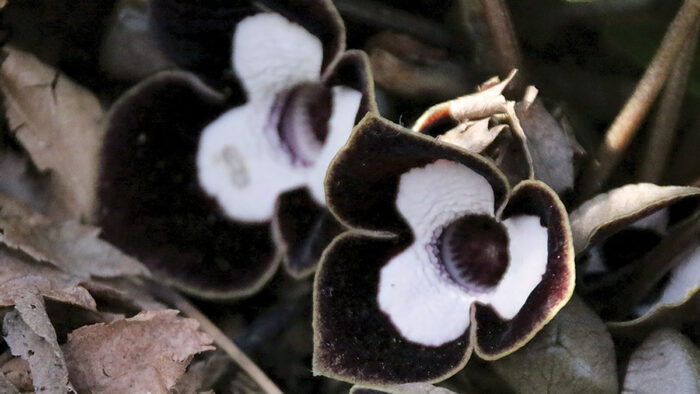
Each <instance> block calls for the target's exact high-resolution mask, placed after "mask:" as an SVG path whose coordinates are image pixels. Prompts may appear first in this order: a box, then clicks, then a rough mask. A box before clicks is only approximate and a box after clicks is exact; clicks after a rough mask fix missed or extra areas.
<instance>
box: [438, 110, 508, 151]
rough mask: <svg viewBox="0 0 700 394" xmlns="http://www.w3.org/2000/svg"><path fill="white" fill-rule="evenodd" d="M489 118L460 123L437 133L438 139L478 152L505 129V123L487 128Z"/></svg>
mask: <svg viewBox="0 0 700 394" xmlns="http://www.w3.org/2000/svg"><path fill="white" fill-rule="evenodd" d="M489 122H490V119H488V118H487V119H480V120H477V121H475V122H473V123H472V122H470V123H466V124H461V125H459V126H457V127H455V128H453V129H450V130H449V131H447V132H446V133H445V134H442V135H439V136H438V137H437V138H438V139H439V140H440V141H444V142H449V143H451V144H454V145H457V146H459V147H461V148H464V149H466V150H468V151H469V152H474V153H480V152H481V151H483V150H484V149H486V147H487V146H489V145H490V144H491V143H492V142H493V140H495V139H496V137H498V135H499V134H500V133H501V131H503V129H505V128H506V127H507V126H506V125H497V126H494V127H491V128H489Z"/></svg>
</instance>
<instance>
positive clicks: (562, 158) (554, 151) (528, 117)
mask: <svg viewBox="0 0 700 394" xmlns="http://www.w3.org/2000/svg"><path fill="white" fill-rule="evenodd" d="M515 113H516V114H517V116H518V119H519V120H520V124H521V125H522V128H523V131H524V132H525V135H526V136H527V147H528V149H529V150H530V154H531V155H532V165H533V167H534V170H535V177H536V178H537V179H539V180H541V181H543V182H544V183H546V184H548V185H549V186H550V187H552V189H554V190H555V191H556V192H557V193H560V194H561V193H562V192H563V191H566V190H568V189H571V188H573V186H574V151H575V148H576V146H577V143H576V142H575V141H573V140H572V139H571V138H570V137H569V136H568V135H567V134H566V133H565V131H564V130H563V129H562V127H561V125H560V124H559V122H558V121H557V120H556V119H555V118H554V117H553V116H552V115H550V114H549V112H548V111H547V109H546V108H545V107H544V105H543V104H542V102H541V101H540V100H539V99H536V100H535V101H533V102H532V103H528V102H526V101H521V102H519V103H518V104H516V106H515Z"/></svg>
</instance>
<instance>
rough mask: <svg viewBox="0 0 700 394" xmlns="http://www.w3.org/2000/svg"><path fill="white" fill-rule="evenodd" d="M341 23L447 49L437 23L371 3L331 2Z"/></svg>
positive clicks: (450, 42) (449, 41) (443, 31)
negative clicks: (406, 36) (363, 25)
mask: <svg viewBox="0 0 700 394" xmlns="http://www.w3.org/2000/svg"><path fill="white" fill-rule="evenodd" d="M334 3H335V6H336V7H337V8H338V11H339V12H340V14H341V15H342V16H343V19H347V20H355V21H360V22H363V23H366V24H368V25H370V26H377V27H381V28H383V29H388V30H396V31H399V32H402V33H406V34H410V35H412V36H413V37H415V38H417V39H419V40H420V41H422V42H425V43H426V44H431V45H436V46H439V47H443V48H449V47H451V46H452V45H453V40H452V35H451V34H450V32H449V31H448V30H446V29H445V28H444V27H443V26H441V25H440V24H438V23H435V22H432V21H430V20H428V19H424V18H421V17H419V16H417V15H413V14H411V13H409V12H406V11H404V10H400V9H397V8H392V7H389V6H387V5H385V4H383V3H380V2H378V1H374V0H335V1H334Z"/></svg>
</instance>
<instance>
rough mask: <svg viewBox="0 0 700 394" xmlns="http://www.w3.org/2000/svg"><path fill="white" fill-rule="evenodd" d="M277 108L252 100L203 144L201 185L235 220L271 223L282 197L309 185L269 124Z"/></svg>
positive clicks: (214, 127) (221, 121)
mask: <svg viewBox="0 0 700 394" xmlns="http://www.w3.org/2000/svg"><path fill="white" fill-rule="evenodd" d="M271 107H272V104H271V102H270V101H252V102H249V103H248V104H246V105H244V106H241V107H237V108H234V109H232V110H229V111H228V112H226V113H224V114H223V115H221V116H220V117H219V118H218V119H216V120H215V121H213V122H212V123H210V124H209V125H208V126H207V127H206V128H205V129H204V131H203V132H202V137H201V139H200V141H199V150H198V152H197V171H198V174H199V181H200V184H201V186H202V188H203V189H204V190H205V191H206V192H207V194H208V195H210V196H212V197H213V198H215V199H216V200H217V201H218V202H219V205H220V206H221V207H222V209H223V210H224V212H225V213H226V215H228V216H229V217H230V218H232V219H234V220H239V221H248V222H264V221H269V220H271V219H272V213H273V211H274V207H275V201H276V200H277V197H278V196H279V195H280V194H281V193H282V192H285V191H288V190H292V189H294V188H296V187H298V186H301V185H303V184H304V181H305V178H304V172H303V171H301V170H296V169H295V168H294V167H293V166H292V162H291V158H290V157H289V156H288V155H286V154H285V152H284V150H283V148H282V147H281V142H280V140H279V136H278V134H277V132H276V130H275V129H274V128H273V127H270V125H269V121H268V118H267V114H268V113H269V112H270V108H271Z"/></svg>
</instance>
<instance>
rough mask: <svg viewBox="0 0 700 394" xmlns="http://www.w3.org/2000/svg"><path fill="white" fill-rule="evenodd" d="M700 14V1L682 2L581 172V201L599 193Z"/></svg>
mask: <svg viewBox="0 0 700 394" xmlns="http://www.w3.org/2000/svg"><path fill="white" fill-rule="evenodd" d="M699 13H700V0H685V1H684V2H683V5H682V6H681V8H680V9H679V10H678V13H677V14H676V16H675V18H674V19H673V21H672V22H671V25H670V26H669V27H668V30H667V31H666V34H665V35H664V38H663V40H662V41H661V46H660V47H659V49H658V51H657V52H656V54H655V55H654V58H653V59H652V61H651V63H650V64H649V66H648V67H647V70H646V72H645V73H644V75H643V76H642V79H641V80H640V81H639V83H638V84H637V87H636V88H635V90H634V92H633V93H632V96H630V98H629V99H628V100H627V103H625V106H624V107H623V108H622V110H621V111H620V113H619V114H618V115H617V117H616V118H615V120H614V121H613V123H612V125H611V126H610V128H609V129H608V131H607V132H606V133H605V137H604V140H603V143H602V144H601V145H600V147H599V148H598V151H597V153H596V155H595V157H594V158H593V160H591V161H590V163H589V165H588V168H587V169H586V171H584V174H583V178H582V182H581V189H580V197H581V198H584V199H585V198H587V197H590V196H592V195H593V194H595V193H596V192H597V191H598V190H600V188H601V187H602V186H603V184H604V183H605V181H607V179H608V178H609V177H610V174H611V173H612V170H613V169H614V168H615V166H616V165H617V164H618V163H619V161H620V159H621V157H622V154H623V153H624V152H625V150H626V149H627V147H628V146H629V144H630V142H631V141H632V138H634V135H635V133H636V132H637V129H639V126H640V124H641V123H642V120H643V119H644V116H645V115H646V113H647V111H648V110H649V107H650V106H651V104H652V103H653V101H654V99H655V98H656V96H657V94H658V93H659V91H660V90H661V87H662V86H663V84H664V82H665V81H666V78H667V77H668V75H669V74H670V72H671V68H672V67H673V65H674V64H675V62H676V60H677V59H678V55H679V54H680V52H681V49H682V48H683V46H684V44H685V42H686V39H687V38H688V37H689V36H690V34H691V33H692V32H693V31H694V29H695V23H696V21H697V19H698V14H699Z"/></svg>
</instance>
